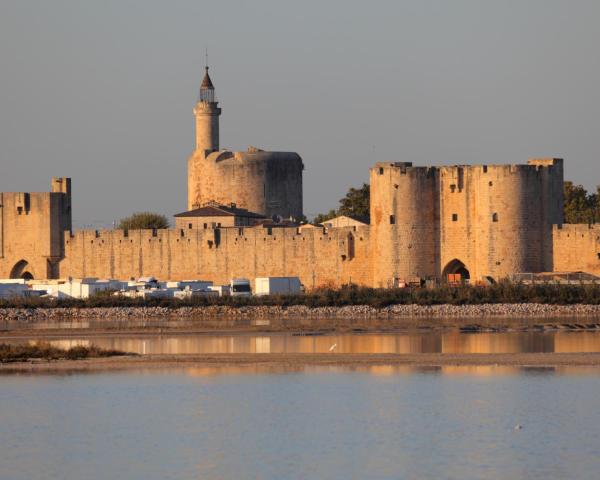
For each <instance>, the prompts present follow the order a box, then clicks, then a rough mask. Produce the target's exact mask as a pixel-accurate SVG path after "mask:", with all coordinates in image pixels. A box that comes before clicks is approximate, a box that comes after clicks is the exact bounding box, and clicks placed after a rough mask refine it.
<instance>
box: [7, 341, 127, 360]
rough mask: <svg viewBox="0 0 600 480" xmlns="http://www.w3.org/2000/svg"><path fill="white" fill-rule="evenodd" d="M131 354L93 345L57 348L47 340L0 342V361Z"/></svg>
mask: <svg viewBox="0 0 600 480" xmlns="http://www.w3.org/2000/svg"><path fill="white" fill-rule="evenodd" d="M125 355H131V354H130V353H126V352H122V351H120V350H112V349H103V348H100V347H97V346H95V345H90V346H89V347H88V346H83V345H78V346H75V347H71V348H68V349H64V348H58V347H54V346H52V345H50V344H49V343H47V342H36V343H33V344H29V343H27V344H16V345H12V344H9V343H0V363H12V362H25V361H27V360H32V359H36V360H82V359H86V358H104V357H116V356H125Z"/></svg>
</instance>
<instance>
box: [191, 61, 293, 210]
mask: <svg viewBox="0 0 600 480" xmlns="http://www.w3.org/2000/svg"><path fill="white" fill-rule="evenodd" d="M194 115H195V117H196V149H195V151H194V153H193V154H192V156H191V157H190V159H189V160H188V209H189V210H193V209H195V208H199V207H201V206H202V205H205V204H206V203H209V202H217V203H221V204H225V205H227V204H231V203H235V204H236V205H237V206H238V207H241V208H246V209H248V210H251V211H253V212H256V213H260V214H262V215H265V216H267V217H272V218H279V217H281V218H290V217H292V218H301V217H302V171H303V170H304V164H303V163H302V159H301V158H300V156H299V155H298V154H297V153H294V152H269V151H264V150H262V149H260V148H256V147H248V149H247V151H244V152H231V151H229V150H219V115H221V109H220V108H219V107H218V103H217V100H216V97H215V88H214V86H213V83H212V81H211V79H210V76H209V75H208V67H206V73H205V74H204V78H203V80H202V85H201V87H200V98H199V100H198V103H197V104H196V106H195V107H194Z"/></svg>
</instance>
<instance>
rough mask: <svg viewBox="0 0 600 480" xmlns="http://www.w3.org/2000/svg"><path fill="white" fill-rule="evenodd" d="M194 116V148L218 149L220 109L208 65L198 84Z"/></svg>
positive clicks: (207, 152) (206, 150)
mask: <svg viewBox="0 0 600 480" xmlns="http://www.w3.org/2000/svg"><path fill="white" fill-rule="evenodd" d="M194 115H195V116H196V150H198V151H201V152H202V151H203V152H206V153H205V155H208V154H209V153H210V152H214V151H215V150H218V149H219V115H221V109H220V108H219V107H218V102H217V99H216V97H215V87H214V85H213V83H212V81H211V79H210V75H209V74H208V67H206V72H205V73H204V78H203V79H202V84H201V85H200V96H199V97H198V103H197V104H196V106H195V107H194Z"/></svg>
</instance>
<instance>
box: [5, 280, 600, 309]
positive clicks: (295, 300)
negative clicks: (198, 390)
mask: <svg viewBox="0 0 600 480" xmlns="http://www.w3.org/2000/svg"><path fill="white" fill-rule="evenodd" d="M484 303H488V304H499V303H512V304H515V303H537V304H548V305H575V304H588V305H599V304H600V285H557V284H538V285H525V284H515V283H510V282H500V283H498V284H496V285H490V286H468V285H461V286H440V287H436V288H413V289H411V288H404V289H383V288H369V287H359V286H356V285H347V286H343V287H341V288H339V289H330V288H319V289H315V290H312V291H310V292H307V293H306V294H301V295H272V296H262V297H254V296H252V297H214V296H210V297H203V296H198V297H192V298H189V299H182V300H180V299H175V298H150V299H139V298H137V299H136V298H127V297H119V296H114V295H111V294H109V293H107V292H103V293H101V294H98V295H95V296H93V297H90V298H88V299H52V298H14V299H3V300H0V308H29V309H38V308H40V309H41V308H81V309H84V308H98V307H107V308H111V307H166V308H180V307H206V306H230V307H246V306H281V307H289V306H294V305H303V306H307V307H313V308H314V307H343V306H353V305H368V306H371V307H374V308H384V307H387V306H390V305H444V304H446V305H481V304H484Z"/></svg>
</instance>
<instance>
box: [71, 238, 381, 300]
mask: <svg viewBox="0 0 600 480" xmlns="http://www.w3.org/2000/svg"><path fill="white" fill-rule="evenodd" d="M368 245H369V228H368V227H359V228H356V229H355V228H353V227H348V228H338V229H331V230H329V231H324V230H323V229H321V228H315V229H302V230H299V229H297V228H272V229H268V228H262V227H256V228H221V229H214V230H213V229H206V230H204V229H197V230H185V229H183V230H156V231H152V230H135V231H129V232H125V231H123V230H107V231H97V232H96V231H87V230H86V231H78V232H76V233H75V234H74V235H70V234H68V232H67V233H66V236H65V259H64V260H62V261H61V262H60V276H61V277H62V278H64V277H68V276H71V277H100V278H118V279H129V278H131V277H140V276H154V277H156V278H159V279H170V280H185V279H203V280H212V281H214V282H215V283H217V284H223V283H228V282H229V280H230V279H231V278H248V279H251V280H253V279H254V278H256V277H266V276H298V277H300V279H301V281H302V283H303V284H304V285H305V286H306V288H308V289H310V288H313V287H316V286H320V285H342V284H344V283H350V282H352V283H357V284H362V285H370V284H371V283H372V282H371V271H370V262H369V248H368Z"/></svg>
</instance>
